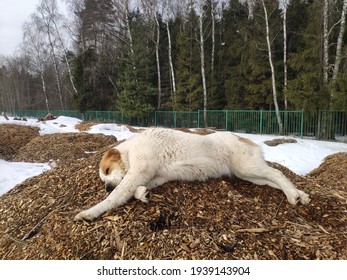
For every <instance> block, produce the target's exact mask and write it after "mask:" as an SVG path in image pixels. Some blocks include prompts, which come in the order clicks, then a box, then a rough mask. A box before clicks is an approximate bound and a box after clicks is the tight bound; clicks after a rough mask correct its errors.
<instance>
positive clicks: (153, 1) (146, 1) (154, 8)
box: [142, 0, 162, 110]
mask: <svg viewBox="0 0 347 280" xmlns="http://www.w3.org/2000/svg"><path fill="white" fill-rule="evenodd" d="M142 2H143V6H144V9H145V10H148V14H149V16H150V18H151V19H152V20H153V22H154V25H155V29H154V31H155V32H154V34H155V35H154V37H155V40H154V44H155V60H156V64H157V79H158V81H157V83H158V102H157V110H160V108H161V98H162V89H161V70H160V57H159V47H160V25H159V20H158V1H157V0H143V1H142Z"/></svg>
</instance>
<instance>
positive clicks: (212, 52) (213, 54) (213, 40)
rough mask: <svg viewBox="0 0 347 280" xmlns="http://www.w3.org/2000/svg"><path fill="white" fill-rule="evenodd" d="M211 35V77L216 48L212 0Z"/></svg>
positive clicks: (212, 2) (212, 0)
mask: <svg viewBox="0 0 347 280" xmlns="http://www.w3.org/2000/svg"><path fill="white" fill-rule="evenodd" d="M210 5H211V25H212V26H211V29H212V30H211V36H212V47H211V76H212V77H213V76H214V75H213V72H214V56H215V48H216V43H215V42H216V38H215V33H216V23H215V3H214V0H211V3H210Z"/></svg>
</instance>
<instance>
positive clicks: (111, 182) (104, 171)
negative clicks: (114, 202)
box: [99, 149, 126, 192]
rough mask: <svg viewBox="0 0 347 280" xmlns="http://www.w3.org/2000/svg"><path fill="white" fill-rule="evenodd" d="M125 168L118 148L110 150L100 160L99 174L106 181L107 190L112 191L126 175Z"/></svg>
mask: <svg viewBox="0 0 347 280" xmlns="http://www.w3.org/2000/svg"><path fill="white" fill-rule="evenodd" d="M125 173H126V172H125V168H124V164H123V161H122V158H121V155H120V153H119V151H118V150H117V149H110V150H108V151H107V152H106V153H105V154H104V155H103V157H102V159H101V161H100V168H99V174H100V178H101V180H102V181H103V182H105V188H106V191H108V192H111V191H113V189H114V188H115V187H116V186H118V185H119V183H120V182H121V181H122V179H123V178H124V176H125Z"/></svg>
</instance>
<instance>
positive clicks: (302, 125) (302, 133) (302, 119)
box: [300, 110, 305, 138]
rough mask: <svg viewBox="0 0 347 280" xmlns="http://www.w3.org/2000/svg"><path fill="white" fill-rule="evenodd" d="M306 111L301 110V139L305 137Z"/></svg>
mask: <svg viewBox="0 0 347 280" xmlns="http://www.w3.org/2000/svg"><path fill="white" fill-rule="evenodd" d="M304 117H305V114H304V110H301V127H300V138H302V137H303V136H304Z"/></svg>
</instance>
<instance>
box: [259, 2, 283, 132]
mask: <svg viewBox="0 0 347 280" xmlns="http://www.w3.org/2000/svg"><path fill="white" fill-rule="evenodd" d="M261 3H262V6H263V9H264V17H265V18H264V19H265V28H266V43H267V49H268V59H269V64H270V68H271V83H272V94H273V101H274V105H275V110H276V117H277V123H278V127H279V132H280V134H281V133H282V131H283V125H282V119H281V115H280V112H279V107H278V101H277V89H276V75H275V68H274V64H273V61H272V50H271V41H270V28H269V17H268V12H267V8H266V5H265V2H264V0H261Z"/></svg>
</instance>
